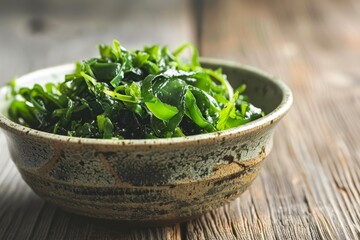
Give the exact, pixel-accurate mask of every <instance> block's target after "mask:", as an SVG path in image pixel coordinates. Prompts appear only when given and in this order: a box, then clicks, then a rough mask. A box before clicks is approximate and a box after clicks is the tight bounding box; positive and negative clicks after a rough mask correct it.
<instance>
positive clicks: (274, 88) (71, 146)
mask: <svg viewBox="0 0 360 240" xmlns="http://www.w3.org/2000/svg"><path fill="white" fill-rule="evenodd" d="M205 64H208V65H210V66H216V67H218V66H222V67H223V68H224V71H225V73H227V74H228V76H229V79H230V80H231V79H236V81H235V86H236V85H239V84H240V83H241V82H242V81H240V80H242V79H243V78H244V76H245V77H246V76H247V78H246V79H247V80H246V81H252V82H250V84H248V83H247V84H248V85H249V86H248V89H249V87H250V90H249V92H248V95H250V97H251V99H255V102H256V103H260V107H263V108H264V109H265V111H266V112H267V113H268V115H267V116H266V117H264V118H262V119H259V120H257V121H254V122H252V123H249V124H246V125H244V126H241V127H238V128H234V129H230V130H227V131H222V132H217V133H211V134H203V135H198V136H190V137H186V138H177V139H157V140H94V139H81V138H71V137H66V136H58V135H54V134H48V133H43V132H39V131H36V130H32V129H29V128H26V127H23V126H20V125H18V124H16V123H13V122H11V121H10V120H8V119H7V118H6V117H5V116H4V115H1V114H0V126H1V127H2V128H3V129H4V130H5V134H6V136H7V140H8V143H9V144H8V145H9V149H10V153H11V156H12V159H13V161H14V162H15V164H16V166H17V168H18V169H19V171H20V173H21V175H22V177H23V178H24V180H25V181H26V182H27V183H28V185H29V186H30V187H31V188H32V189H33V190H34V191H35V192H36V193H37V194H38V195H40V196H41V197H43V198H44V199H46V200H48V201H49V202H52V203H54V204H56V205H58V206H60V207H62V208H64V209H67V210H68V211H71V212H74V213H78V214H81V215H86V216H91V217H97V218H104V219H112V220H123V221H140V222H159V223H168V222H174V221H182V220H184V219H187V218H189V217H191V216H195V215H199V214H202V213H204V212H206V211H209V210H211V209H214V208H217V207H219V206H221V205H223V204H224V203H226V202H228V201H230V200H233V199H234V198H236V197H238V196H239V195H240V194H241V193H242V192H243V191H244V190H245V189H246V188H247V187H248V186H249V185H250V184H251V182H252V181H253V180H254V179H255V177H256V176H257V174H258V171H259V169H260V167H261V164H262V162H263V160H264V159H265V157H266V156H267V155H268V153H269V152H270V150H271V147H272V139H273V130H274V127H275V125H276V123H277V122H278V121H279V120H280V119H281V118H282V116H283V115H284V114H285V113H286V112H287V111H288V109H289V107H290V105H291V102H292V97H291V92H290V91H289V89H288V88H287V87H286V86H285V85H284V84H283V83H281V82H278V81H275V80H272V79H271V78H270V77H269V76H268V75H266V74H264V73H261V72H260V73H259V71H257V70H254V69H252V68H249V67H241V66H237V65H234V64H230V63H219V62H212V61H209V60H208V61H205ZM71 69H72V68H71V67H69V66H65V67H57V68H56V69H48V70H47V72H46V71H45V72H44V71H43V72H40V73H42V74H43V75H41V74H39V73H37V74H36V73H34V74H33V75H30V77H29V76H27V81H31V80H33V79H34V78H35V77H39V75H40V78H46V77H47V78H49V76H50V73H52V74H54V72H55V75H56V74H60V73H62V74H64V73H65V72H68V71H70V70H71ZM51 70H52V71H51ZM46 73H47V74H46ZM249 77H250V78H249ZM29 79H30V80H29ZM254 79H255V80H254ZM19 81H21V79H20V80H19ZM24 81H25V80H24ZM232 84H234V83H232ZM3 92H4V90H3ZM3 92H2V93H3ZM2 95H3V94H2ZM252 95H253V96H252ZM1 98H3V96H2V97H1ZM261 98H263V99H261ZM262 102H264V104H263V105H261V103H262ZM257 105H258V106H259V104H257ZM2 112H3V113H4V109H2Z"/></svg>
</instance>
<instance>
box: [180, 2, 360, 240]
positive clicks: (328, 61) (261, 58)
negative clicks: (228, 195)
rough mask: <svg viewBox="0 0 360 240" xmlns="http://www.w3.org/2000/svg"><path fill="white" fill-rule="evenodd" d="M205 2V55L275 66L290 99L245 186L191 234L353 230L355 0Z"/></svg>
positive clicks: (331, 234) (317, 234) (285, 235)
mask: <svg viewBox="0 0 360 240" xmlns="http://www.w3.org/2000/svg"><path fill="white" fill-rule="evenodd" d="M203 4H204V10H203V20H202V23H203V24H202V27H201V31H202V37H201V38H202V42H201V49H202V53H203V55H205V56H208V57H217V58H225V59H229V60H235V61H238V62H240V63H243V64H250V65H255V66H258V67H260V68H262V69H265V70H267V71H268V72H271V73H273V74H274V75H276V76H278V77H279V78H281V79H283V80H284V81H285V82H286V83H287V84H288V85H289V86H290V88H291V89H292V90H293V92H294V99H295V103H294V106H293V109H292V110H291V112H290V113H289V114H288V116H287V117H286V118H285V119H284V121H283V122H282V123H281V124H280V126H279V128H278V129H277V132H276V134H275V142H274V148H273V151H272V153H271V155H270V157H269V158H268V159H267V161H266V163H265V165H264V166H263V169H262V171H261V173H260V176H259V177H258V178H257V179H256V180H255V182H254V183H253V185H252V186H251V187H250V188H249V191H247V192H245V193H244V194H243V195H242V196H241V197H240V198H239V199H237V200H236V201H234V202H232V203H231V204H229V205H227V206H225V207H223V208H220V209H217V210H215V211H212V212H210V213H208V214H206V215H205V216H203V217H201V218H199V219H197V220H193V221H191V222H190V223H189V224H188V225H187V229H186V230H185V234H186V236H187V239H359V237H360V193H359V189H360V181H359V179H360V138H359V136H360V135H359V133H360V125H359V122H360V101H359V99H360V98H359V96H360V68H359V56H360V28H359V27H358V23H359V22H360V2H359V1H350V0H348V1H331V0H320V1H310V0H305V1H295V0H292V1H280V0H272V1H266V0H257V1H246V0H243V1H237V0H226V1H215V0H212V1H203Z"/></svg>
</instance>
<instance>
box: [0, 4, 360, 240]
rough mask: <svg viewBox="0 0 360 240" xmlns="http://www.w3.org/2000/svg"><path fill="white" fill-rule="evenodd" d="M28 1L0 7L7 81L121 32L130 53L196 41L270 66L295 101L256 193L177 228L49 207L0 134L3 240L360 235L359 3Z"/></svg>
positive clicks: (1, 79)
mask: <svg viewBox="0 0 360 240" xmlns="http://www.w3.org/2000/svg"><path fill="white" fill-rule="evenodd" d="M24 2H25V1H20V0H16V1H13V4H12V5H10V6H9V8H7V10H4V8H0V13H1V14H0V33H1V34H0V43H1V44H0V52H1V54H0V70H1V71H0V83H2V84H3V83H5V82H6V81H8V79H9V78H10V77H12V76H13V75H15V74H23V73H25V72H28V71H31V70H34V69H37V68H42V67H47V66H51V65H56V64H61V63H64V62H68V61H72V60H75V59H79V58H84V57H88V56H91V55H93V54H95V53H96V52H95V50H94V48H93V46H95V45H96V44H97V43H99V42H110V41H111V40H112V39H113V38H119V39H120V40H122V41H123V43H124V44H126V45H128V46H129V48H131V47H139V46H141V45H143V44H151V43H154V42H159V43H170V45H171V46H176V45H178V44H179V43H181V42H184V41H195V40H196V39H195V36H196V37H197V40H198V41H199V44H200V47H201V51H202V55H204V56H208V57H217V58H224V59H229V60H235V61H238V62H241V63H244V64H250V65H255V66H257V67H259V68H262V69H264V70H266V71H268V72H270V73H273V74H274V75H276V76H278V77H279V78H280V79H282V80H284V81H285V82H286V83H287V84H288V85H289V86H290V88H291V89H292V90H293V93H294V99H295V102H294V106H293V109H292V110H291V111H290V113H289V114H288V115H287V116H286V118H285V119H284V121H283V122H282V123H281V124H280V125H279V127H278V129H277V132H276V134H275V142H274V148H273V152H272V153H271V154H270V157H269V158H268V159H267V160H266V162H265V165H264V166H263V168H262V170H261V173H260V176H259V177H258V178H257V179H256V180H255V181H254V183H253V184H252V186H251V187H250V188H249V190H248V191H246V192H245V193H244V194H243V195H242V196H241V197H240V198H239V199H237V200H236V201H234V202H232V203H231V204H228V205H226V206H225V207H223V208H220V209H217V210H215V211H212V212H210V213H208V214H206V215H204V216H202V217H200V218H198V219H195V220H193V221H190V222H187V223H183V224H178V225H175V226H170V227H158V228H136V227H135V228H134V227H133V228H128V227H126V226H121V225H120V226H119V225H116V224H114V223H109V222H103V221H99V220H95V219H89V218H83V217H80V216H76V215H72V214H69V213H66V212H64V211H62V210H60V209H58V208H56V207H54V206H53V205H50V204H48V203H45V202H43V201H42V200H41V199H40V198H38V197H37V196H36V195H35V194H34V193H33V192H32V191H31V189H29V188H28V187H27V186H26V184H25V183H24V182H23V181H22V180H21V177H20V176H19V174H18V173H17V171H16V169H15V167H14V165H13V163H12V162H11V161H10V156H9V153H8V150H7V146H6V143H5V137H4V135H3V133H2V132H0V156H1V158H0V239H189V240H192V239H341V240H342V239H359V238H360V192H359V191H360V190H359V189H360V137H359V136H360V125H359V122H360V67H359V59H360V28H359V24H358V23H359V22H360V2H359V1H357V0H343V1H335V0H318V1H311V0H302V1H296V0H290V1H282V0H271V1H267V0H255V1H254V0H253V1H249V0H241V1H239V0H224V1H216V0H208V1H200V2H199V4H200V5H197V8H196V9H197V11H201V13H197V15H196V16H197V18H196V19H197V24H193V18H192V16H191V13H192V12H191V11H189V8H190V5H189V4H188V3H184V2H183V1H171V3H167V4H165V6H162V7H160V6H161V5H162V4H164V1H151V3H149V2H146V1H145V2H146V3H145V5H143V3H142V6H141V7H139V5H138V4H136V3H132V4H130V3H125V1H121V3H117V2H118V1H109V2H108V3H106V4H105V5H104V6H103V7H101V9H102V10H101V9H97V8H94V7H91V6H92V4H94V3H95V1H90V4H89V5H87V6H83V4H81V1H71V4H70V3H69V2H68V1H65V2H64V1H62V3H60V2H56V1H47V2H46V3H45V2H44V1H41V0H37V1H33V3H34V6H30V5H29V4H27V5H26V4H25V5H24V4H22V5H18V4H19V3H24ZM142 2H144V1H142ZM36 4H37V5H36ZM122 4H125V5H122ZM107 6H117V7H116V8H115V7H112V8H111V10H108V9H109V7H107ZM31 8H32V9H33V10H31ZM39 8H40V9H39ZM129 8H130V9H131V11H127V9H129ZM29 9H30V10H29ZM41 9H42V10H41ZM44 9H45V10H46V11H45V10H44ZM174 9H175V10H174ZM98 11H100V12H102V13H103V14H98ZM80 12H81V14H80ZM104 12H105V13H106V14H105V13H104ZM149 12H151V13H153V14H152V16H153V18H152V19H151V21H149V20H148V18H146V16H148V15H147V14H149ZM120 13H121V14H120ZM164 19H166V20H164ZM74 22H76V24H73V23H74ZM199 23H200V24H199ZM195 25H197V26H198V28H197V31H195V29H194V26H195ZM134 26H137V27H139V30H134V28H133V27H134ZM153 26H156V28H153ZM114 28H115V30H114ZM89 49H90V50H91V49H92V50H93V52H89V51H88V50H89ZM34 53H36V54H34ZM14 63H16V64H14Z"/></svg>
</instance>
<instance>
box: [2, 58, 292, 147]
mask: <svg viewBox="0 0 360 240" xmlns="http://www.w3.org/2000/svg"><path fill="white" fill-rule="evenodd" d="M200 59H201V63H204V64H210V65H214V66H216V65H217V66H219V67H221V66H226V67H230V68H238V69H242V70H245V71H248V72H251V73H254V74H257V75H259V76H262V77H263V78H264V79H266V81H270V82H272V83H273V84H275V85H276V86H277V87H278V88H279V89H280V90H281V92H282V95H283V96H282V99H281V102H280V104H279V105H278V106H277V107H276V108H275V109H274V110H273V111H271V112H270V113H268V114H267V115H265V116H264V117H261V118H259V119H256V120H254V121H251V122H249V123H246V124H244V125H241V126H238V127H234V128H230V129H227V130H222V131H216V132H212V133H203V134H197V135H191V136H185V137H177V138H159V139H95V138H80V137H70V136H65V135H58V134H54V133H48V132H43V131H39V130H35V129H32V128H29V127H26V126H23V125H21V124H18V123H15V122H13V121H11V120H10V119H8V118H7V117H6V116H4V115H3V114H2V113H1V112H0V128H3V129H6V130H8V131H10V132H12V133H15V134H20V135H27V136H28V137H31V136H32V137H37V138H40V139H42V140H44V141H52V142H54V141H55V142H59V143H70V144H82V145H83V144H86V145H98V146H110V147H111V146H118V145H121V146H122V147H124V148H126V147H141V146H148V147H149V146H154V147H155V146H159V147H163V146H166V145H175V144H176V145H193V144H194V143H196V144H200V143H206V142H214V141H217V140H219V139H222V140H226V139H229V138H235V137H239V136H242V135H245V134H248V133H250V132H254V131H257V130H259V129H261V128H264V127H266V126H269V125H272V124H274V123H277V122H278V121H279V120H280V119H281V118H282V117H283V116H284V115H285V114H286V113H287V112H288V111H289V109H290V107H291V105H292V103H293V94H292V92H291V90H290V88H289V87H288V86H287V85H286V84H285V83H284V82H282V81H280V80H279V79H278V78H277V77H275V76H272V75H270V74H269V73H267V72H265V71H263V70H260V69H258V68H256V67H253V66H249V65H244V64H239V63H236V62H233V61H228V60H219V59H212V58H200ZM74 68H75V64H74V63H70V64H63V65H58V66H54V67H49V68H44V69H40V70H36V71H33V72H30V73H28V74H25V75H23V76H21V77H19V78H17V81H24V82H26V79H31V78H34V76H38V75H49V74H51V72H65V71H71V70H72V69H74ZM5 87H6V85H5V86H1V87H0V90H1V89H3V88H5Z"/></svg>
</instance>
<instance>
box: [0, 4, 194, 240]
mask: <svg viewBox="0 0 360 240" xmlns="http://www.w3.org/2000/svg"><path fill="white" fill-rule="evenodd" d="M191 14H192V12H191V11H190V4H189V3H188V2H187V1H180V0H179V1H178V0H175V1H171V2H164V1H161V0H155V1H141V2H134V3H133V2H130V1H118V0H116V1H115V0H110V1H102V2H101V4H99V2H98V1H95V0H90V1H87V2H86V3H84V2H83V1H76V0H75V1H74V0H72V1H55V0H50V1H41V0H38V1H32V2H31V3H30V2H28V1H22V0H18V1H13V2H12V3H10V4H9V5H7V6H5V7H1V8H0V32H1V34H0V43H1V45H0V52H1V54H0V68H1V70H0V74H1V75H0V85H3V84H5V83H6V82H7V81H9V80H10V78H11V77H13V76H15V75H18V76H19V75H22V74H24V73H26V72H29V71H33V70H36V69H39V68H45V67H49V66H53V65H58V64H63V63H67V62H71V61H74V60H78V59H83V58H88V57H91V56H93V55H96V54H97V48H96V46H97V44H99V43H111V42H112V40H113V39H119V40H120V41H121V43H122V44H124V45H125V46H127V47H128V48H129V49H132V48H137V47H142V46H143V45H145V44H147V45H150V44H155V43H159V44H169V45H170V47H175V46H177V45H179V44H181V43H183V42H187V41H194V34H193V32H194V31H193V24H192V21H193V20H192V17H191ZM164 19H166V21H164ZM0 156H1V159H0V196H1V197H0V239H181V236H180V232H181V230H180V225H179V224H178V225H174V226H170V227H158V228H140V229H137V228H133V229H128V228H126V227H122V226H114V225H109V224H107V223H106V222H105V223H104V222H101V221H97V220H94V219H89V218H83V217H80V216H76V215H73V214H70V213H67V212H65V211H63V210H61V209H58V208H57V207H55V206H53V205H51V204H48V203H45V202H44V201H43V200H41V199H40V198H39V197H37V196H36V195H35V194H34V193H33V192H32V191H31V189H30V188H29V187H27V185H26V184H25V183H24V182H23V180H22V179H21V177H20V175H19V173H18V172H17V170H16V168H15V166H14V164H13V163H12V162H11V160H10V156H9V152H8V150H7V144H6V140H5V137H4V134H3V133H2V132H1V131H0Z"/></svg>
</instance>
